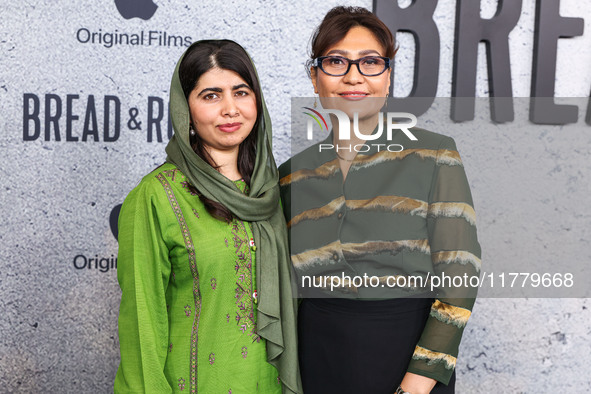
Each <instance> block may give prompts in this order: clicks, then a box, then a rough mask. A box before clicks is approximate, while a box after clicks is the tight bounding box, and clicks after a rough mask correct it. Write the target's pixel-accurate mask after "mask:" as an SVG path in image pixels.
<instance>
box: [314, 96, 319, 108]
mask: <svg viewBox="0 0 591 394" xmlns="http://www.w3.org/2000/svg"><path fill="white" fill-rule="evenodd" d="M316 107H318V101H317V97H316V96H314V108H316Z"/></svg>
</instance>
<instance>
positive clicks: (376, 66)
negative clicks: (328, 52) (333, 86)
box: [313, 56, 390, 77]
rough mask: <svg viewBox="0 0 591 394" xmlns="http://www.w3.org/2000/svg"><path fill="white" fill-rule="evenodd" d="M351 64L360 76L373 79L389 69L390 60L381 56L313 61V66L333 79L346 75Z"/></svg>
mask: <svg viewBox="0 0 591 394" xmlns="http://www.w3.org/2000/svg"><path fill="white" fill-rule="evenodd" d="M352 64H355V65H356V66H357V70H359V73H360V74H361V75H365V76H366V77H375V76H378V75H380V74H382V73H383V72H384V71H386V70H387V69H388V68H390V59H389V58H387V57H383V56H364V57H362V58H359V59H357V60H351V59H347V58H346V57H342V56H320V57H317V58H316V59H314V61H313V65H314V66H316V67H318V68H320V69H321V70H322V71H323V72H324V73H325V74H328V75H332V76H333V77H340V76H342V75H345V74H347V73H348V72H349V70H350V69H351V65H352Z"/></svg>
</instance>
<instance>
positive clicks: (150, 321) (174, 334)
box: [115, 40, 301, 394]
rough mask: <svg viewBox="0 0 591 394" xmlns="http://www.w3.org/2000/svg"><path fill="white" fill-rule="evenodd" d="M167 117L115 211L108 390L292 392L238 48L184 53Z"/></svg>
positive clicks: (249, 71)
mask: <svg viewBox="0 0 591 394" xmlns="http://www.w3.org/2000/svg"><path fill="white" fill-rule="evenodd" d="M170 112H171V117H172V124H173V127H174V132H175V134H174V136H173V137H172V139H171V140H170V143H169V144H168V146H167V148H166V152H167V154H168V158H167V160H166V163H165V164H163V165H162V166H160V167H158V168H157V169H156V170H154V171H153V172H152V173H150V174H148V175H147V176H146V177H144V178H143V179H142V181H141V182H140V184H139V185H138V186H137V187H136V188H135V189H134V190H133V191H132V192H131V193H130V194H129V196H128V197H127V198H126V200H125V203H124V204H123V207H122V210H121V214H120V216H119V245H120V246H119V256H118V273H117V275H118V281H119V285H120V287H121V290H122V298H121V307H120V312H119V340H120V350H121V364H120V366H119V370H118V371H117V376H116V378H115V392H117V393H130V392H133V393H135V392H138V393H139V392H154V393H169V392H182V391H187V392H192V393H194V392H198V393H199V392H201V393H232V394H238V393H255V392H261V393H281V392H283V393H300V392H301V388H300V382H299V372H298V363H297V343H296V336H295V335H296V334H295V332H296V329H295V309H296V308H295V306H296V305H295V303H294V298H293V297H292V293H291V287H290V268H289V267H290V265H289V263H288V250H287V236H286V230H285V221H284V218H283V214H282V212H281V210H280V205H279V188H278V183H277V182H278V173H277V167H276V165H275V161H274V159H273V156H272V152H271V123H270V119H269V116H268V113H267V109H266V106H265V103H264V100H263V96H262V93H261V89H260V85H259V81H258V77H257V74H256V70H255V68H254V65H253V64H252V61H251V60H250V58H249V56H248V54H247V53H246V52H245V51H244V49H243V48H242V47H241V46H239V45H238V44H236V43H235V42H233V41H228V40H207V41H199V42H197V43H195V44H193V45H191V47H189V49H188V50H187V51H186V52H185V54H184V55H183V56H182V57H181V59H180V60H179V62H178V64H177V66H176V69H175V72H174V75H173V78H172V83H171V88H170ZM255 256H256V258H255Z"/></svg>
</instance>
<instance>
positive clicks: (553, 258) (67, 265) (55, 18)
mask: <svg viewBox="0 0 591 394" xmlns="http://www.w3.org/2000/svg"><path fill="white" fill-rule="evenodd" d="M419 1H420V0H419ZM155 2H156V3H157V5H158V6H159V8H158V10H157V11H156V13H155V14H154V16H153V17H152V18H151V19H150V20H147V21H144V20H140V19H137V18H135V19H130V20H125V19H123V18H122V17H121V15H120V14H119V13H118V11H117V9H116V7H115V4H114V2H113V1H110V0H105V1H102V2H86V3H81V2H73V1H69V2H67V1H57V2H56V1H47V0H46V1H43V0H31V1H23V2H10V1H6V0H4V1H2V2H0V10H1V15H2V27H1V28H0V51H1V53H2V56H1V57H0V70H1V73H0V106H1V108H2V112H1V115H0V116H1V118H0V119H1V134H0V149H1V150H0V151H1V152H2V154H3V160H1V161H0V173H1V174H2V175H1V189H0V190H1V191H0V213H1V215H0V217H1V218H2V220H3V223H2V226H1V227H0V243H1V244H2V248H1V249H0V332H1V335H0V391H2V392H12V391H17V390H19V389H20V391H22V392H82V393H98V392H109V391H111V390H112V388H111V387H112V381H113V379H114V376H115V371H116V368H117V364H118V343H117V334H116V328H117V313H118V304H119V297H120V291H119V288H118V285H117V282H116V271H115V270H114V269H110V270H108V271H107V272H101V271H100V270H98V269H95V268H94V267H93V268H91V269H76V268H75V267H74V264H73V259H74V257H75V256H77V255H84V256H86V257H87V258H95V256H98V258H103V257H104V258H111V257H112V256H116V252H117V243H116V240H115V238H114V237H113V235H112V234H111V230H110V228H109V220H108V218H109V214H110V212H111V209H112V208H113V207H114V206H115V205H117V204H119V203H121V202H122V201H123V199H124V198H125V196H126V195H127V193H128V192H129V191H130V190H131V189H132V188H133V186H135V185H136V184H137V182H138V181H139V180H140V179H141V177H142V176H143V175H144V174H146V173H147V172H148V171H150V169H152V168H153V167H155V166H157V165H158V164H160V163H161V162H162V161H163V159H164V157H165V154H164V146H165V143H164V142H163V143H154V142H153V143H148V142H146V135H147V134H146V128H147V111H148V109H147V104H148V97H149V96H155V97H159V98H162V99H163V100H164V102H165V103H166V101H167V95H168V85H169V78H170V75H171V73H172V69H173V67H174V64H175V62H176V60H177V59H178V57H179V56H180V54H181V53H182V51H183V49H184V47H166V46H158V45H151V46H120V45H116V46H113V47H111V48H106V47H105V46H104V45H100V44H91V43H80V42H79V41H78V40H77V39H76V34H77V31H79V29H81V28H86V29H88V30H89V31H92V32H99V29H100V30H101V31H102V32H115V31H116V30H117V31H118V32H120V33H129V34H133V33H139V32H140V31H144V32H148V31H150V30H153V31H160V32H166V33H167V34H174V35H180V36H189V37H191V39H192V40H197V39H202V38H230V39H234V40H236V41H238V42H240V43H241V44H243V45H244V46H245V47H246V48H247V50H248V51H249V52H250V53H251V55H252V57H253V59H254V61H255V63H256V64H257V66H258V72H259V75H260V77H261V80H262V84H263V88H264V94H265V97H266V99H267V104H268V106H269V110H270V112H271V116H272V120H273V124H274V148H275V153H276V156H277V161H278V162H282V161H284V160H285V159H287V158H288V156H289V152H290V141H289V134H290V98H291V97H298V96H310V95H311V94H312V93H313V91H312V87H311V84H310V82H309V81H308V79H307V77H306V74H305V71H304V67H303V63H304V61H305V60H306V53H307V44H308V40H309V37H310V34H311V32H312V30H313V28H314V27H315V26H316V25H317V24H318V23H319V21H320V20H321V18H322V16H323V15H324V14H325V12H326V11H327V10H328V9H330V8H331V7H332V6H334V5H337V4H349V5H362V6H365V7H368V8H371V6H372V3H371V1H369V0H367V1H350V2H347V3H344V2H341V1H323V2H318V1H310V0H300V1H265V0H258V1H251V2H242V1H209V2H205V1H199V2H187V3H185V2H176V1H172V0H155ZM401 3H410V1H409V0H401ZM482 3H483V10H482V14H483V16H485V17H487V16H488V17H490V16H492V15H493V14H494V10H495V7H496V1H494V0H485V1H483V2H482ZM534 3H535V2H534V1H533V0H524V5H523V13H522V18H521V19H520V21H519V24H518V26H517V28H516V29H515V30H514V31H513V32H512V33H511V56H512V58H511V60H512V72H513V86H514V96H521V97H525V96H527V95H528V94H529V84H530V79H531V61H532V49H533V28H534V9H535V8H534V7H535V4H534ZM455 5H456V4H455V1H454V0H440V1H439V3H438V7H437V10H436V15H435V20H436V23H437V25H438V28H439V30H440V35H441V39H442V46H441V52H442V53H441V65H440V79H439V81H440V82H439V84H440V86H439V90H438V95H439V96H441V97H446V96H449V95H450V92H451V85H450V81H451V71H452V55H453V53H452V51H453V28H454V18H455ZM561 12H562V15H563V16H575V17H585V18H586V20H585V24H586V26H585V27H586V32H587V33H586V34H585V35H584V36H582V37H577V38H573V39H565V40H560V42H559V46H558V50H559V52H558V53H559V55H558V73H557V78H556V79H557V89H556V90H557V95H560V96H564V97H588V95H589V91H590V90H591V71H590V70H591V67H590V65H591V34H589V33H588V32H589V31H590V28H591V26H589V24H590V23H591V3H589V2H580V1H576V0H562V2H561ZM398 36H399V39H400V44H401V50H400V52H399V55H398V56H397V60H396V62H397V64H396V70H397V76H396V79H395V94H396V95H397V96H404V95H406V94H408V92H409V91H410V89H411V86H412V80H411V78H412V63H413V58H414V52H413V48H412V44H413V43H412V38H411V37H410V36H409V35H408V34H399V35H398ZM481 55H482V56H481V58H480V60H481V61H480V66H479V73H478V95H479V96H486V94H487V91H488V87H487V85H486V69H485V68H484V57H483V52H482V53H481ZM25 93H32V94H35V95H36V96H38V97H39V98H40V99H41V103H40V104H41V108H40V109H41V114H42V116H41V119H42V124H41V133H42V135H43V130H44V125H43V118H44V115H43V113H44V110H45V103H44V98H45V96H46V95H47V94H56V95H58V96H59V97H60V98H61V100H62V110H63V114H62V118H61V120H60V122H59V125H60V131H61V138H62V141H60V142H57V141H55V140H54V138H52V140H51V141H48V142H46V141H43V136H41V137H40V138H39V139H38V140H35V141H23V95H24V94H25ZM67 95H79V99H78V100H74V101H73V104H72V110H73V113H74V114H75V115H78V116H79V119H78V120H75V121H74V122H73V134H74V135H75V136H78V137H79V138H81V135H82V131H81V130H82V128H83V124H84V120H85V113H86V111H87V107H88V96H89V95H93V96H94V100H95V107H96V115H97V126H98V130H99V135H100V136H101V138H100V141H98V142H94V141H89V142H82V141H78V142H66V141H65V129H66V120H65V113H66V100H67ZM105 95H114V96H117V97H118V98H119V100H120V102H121V121H120V123H121V134H120V137H119V139H118V140H117V141H116V142H104V141H103V140H102V128H103V105H104V104H103V97H104V96H105ZM479 106H480V102H479ZM133 108H137V110H138V120H140V121H141V122H142V124H141V129H140V130H131V129H130V128H129V127H128V121H129V120H130V115H129V114H130V112H129V111H130V110H131V109H133ZM580 112H581V118H582V117H583V116H584V108H583V107H582V106H581V111H580ZM54 113H55V112H54V111H53V110H52V114H54ZM488 119H489V115H488V109H487V108H486V107H485V108H479V111H478V113H477V120H475V121H474V122H472V123H470V124H467V125H461V126H460V125H453V124H452V123H451V122H450V121H449V120H448V119H447V120H445V121H441V123H437V124H432V126H433V127H432V128H433V129H434V131H438V132H442V133H444V134H448V135H451V136H453V137H454V138H455V139H456V142H457V143H458V147H459V149H460V152H461V154H462V157H463V159H464V163H465V165H466V169H467V172H468V176H469V178H470V182H471V185H472V189H473V194H474V200H475V205H476V209H477V213H478V217H479V236H480V240H481V244H482V247H483V269H484V270H493V269H494V267H495V264H499V265H502V264H512V263H515V266H516V267H520V268H521V267H526V268H527V267H529V271H530V272H535V271H536V270H537V269H538V267H552V268H553V269H554V270H555V271H556V272H561V269H562V268H563V267H564V263H565V262H569V263H572V262H577V263H578V264H581V265H588V264H589V263H590V262H591V258H590V257H591V252H590V250H591V248H589V239H590V238H591V237H590V236H589V235H590V234H589V231H590V230H589V224H590V222H591V208H589V203H588V196H589V194H590V192H591V190H590V189H591V186H590V185H591V180H590V175H591V168H590V164H589V163H590V162H591V161H590V158H591V148H590V146H591V145H590V142H591V141H590V139H591V137H589V135H591V134H589V130H590V127H589V126H585V125H584V123H583V122H582V120H581V121H580V122H579V123H578V124H577V125H575V126H572V127H564V128H562V127H555V128H546V127H544V126H532V125H530V124H528V122H527V118H526V115H524V114H523V113H521V115H519V114H518V115H516V121H515V122H514V123H512V124H511V125H509V126H508V127H503V126H500V125H496V126H495V125H492V124H491V123H490V121H489V120H488ZM478 122H480V124H488V126H487V127H486V128H483V129H482V130H484V129H486V130H487V132H484V131H482V130H481V131H480V133H479V132H478V130H474V129H475V128H476V127H474V125H475V124H478ZM29 124H30V126H31V127H32V126H33V122H29ZM113 125H114V120H113V116H111V121H110V125H109V126H110V130H112V129H113ZM162 125H163V126H164V132H165V131H166V127H165V126H166V125H165V122H163V123H162ZM132 126H133V124H132ZM165 141H166V138H165ZM79 259H81V258H79ZM78 261H79V262H81V260H78ZM587 278H588V276H586V277H579V278H575V279H576V280H580V281H585V280H587ZM589 307H590V305H589V302H588V300H587V299H531V298H529V299H525V298H515V299H480V300H479V301H478V302H477V305H476V307H475V309H474V315H473V317H472V319H471V321H470V323H469V324H468V327H467V329H466V334H465V337H464V341H463V343H462V349H461V353H460V358H459V361H458V375H459V382H458V392H460V393H476V392H478V393H488V392H495V391H498V389H499V387H503V391H507V392H528V393H536V392H550V391H553V390H556V391H562V392H587V391H589V390H591V381H590V379H591V378H589V373H588V371H587V367H586V365H588V364H589V362H590V361H591V359H590V356H589V352H582V351H581V350H584V349H588V340H589V334H590V328H589V327H590V326H589V321H590V317H591V316H590V311H589ZM575 354H576V355H577V357H576V360H577V361H576V363H575V362H573V360H574V355H575Z"/></svg>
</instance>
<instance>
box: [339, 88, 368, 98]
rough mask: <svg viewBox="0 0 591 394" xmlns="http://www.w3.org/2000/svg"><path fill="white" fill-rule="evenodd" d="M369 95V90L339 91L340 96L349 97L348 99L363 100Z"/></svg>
mask: <svg viewBox="0 0 591 394" xmlns="http://www.w3.org/2000/svg"><path fill="white" fill-rule="evenodd" d="M368 95H369V93H367V92H361V91H356V90H355V91H347V92H341V93H339V96H341V97H343V98H345V99H347V100H362V99H364V98H366V97H367V96H368Z"/></svg>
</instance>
